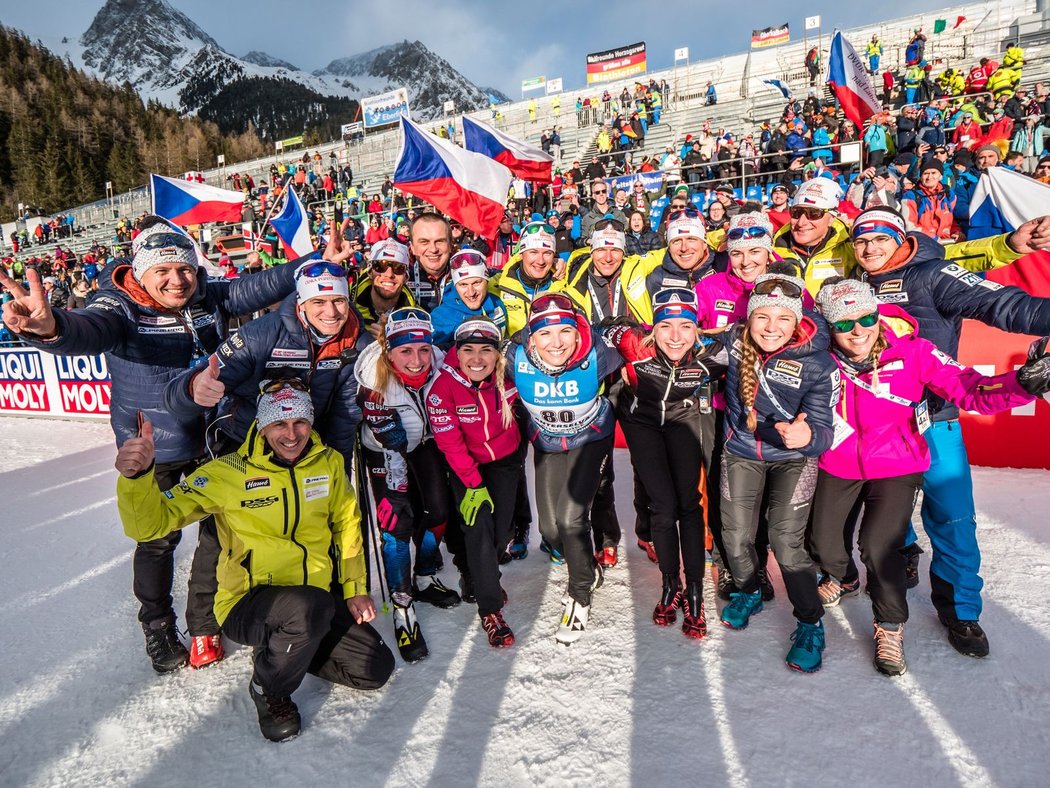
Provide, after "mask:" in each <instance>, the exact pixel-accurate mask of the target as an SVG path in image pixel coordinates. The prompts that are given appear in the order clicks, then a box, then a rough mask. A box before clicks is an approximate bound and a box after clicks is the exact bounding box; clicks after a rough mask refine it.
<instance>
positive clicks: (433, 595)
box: [412, 575, 460, 610]
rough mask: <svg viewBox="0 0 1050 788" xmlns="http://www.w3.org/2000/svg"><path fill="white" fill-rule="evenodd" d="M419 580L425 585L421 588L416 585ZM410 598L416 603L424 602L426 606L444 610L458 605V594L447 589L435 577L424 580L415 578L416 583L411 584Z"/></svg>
mask: <svg viewBox="0 0 1050 788" xmlns="http://www.w3.org/2000/svg"><path fill="white" fill-rule="evenodd" d="M420 580H423V581H425V583H426V585H424V586H423V587H422V588H421V587H420V586H419V585H418V583H419V582H420ZM412 598H413V599H414V600H415V601H417V602H426V603H427V604H428V605H433V606H434V607H440V608H443V609H446V610H447V609H448V608H450V607H455V606H456V605H458V604H459V603H460V598H459V594H457V593H456V592H455V591H453V590H452V589H451V588H447V587H446V586H445V584H444V583H442V582H441V581H440V580H439V579H438V577H437V575H432V576H430V577H424V578H419V577H417V578H416V582H415V583H413V584H412Z"/></svg>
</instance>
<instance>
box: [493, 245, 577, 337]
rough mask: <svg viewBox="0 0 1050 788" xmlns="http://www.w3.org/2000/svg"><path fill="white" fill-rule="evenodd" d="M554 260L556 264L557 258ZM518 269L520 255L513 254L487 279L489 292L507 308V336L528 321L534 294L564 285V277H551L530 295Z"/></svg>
mask: <svg viewBox="0 0 1050 788" xmlns="http://www.w3.org/2000/svg"><path fill="white" fill-rule="evenodd" d="M554 262H555V264H557V262H558V261H557V259H555V261H554ZM520 270H521V255H520V254H514V255H512V256H511V258H510V259H509V260H508V261H507V264H506V265H505V266H503V270H502V271H501V272H500V275H499V276H494V277H492V278H491V279H490V280H489V292H490V293H492V294H493V295H494V296H496V297H497V298H499V299H501V300H502V301H503V306H504V307H505V308H506V310H507V336H510V337H512V336H514V335H515V334H516V333H518V332H519V331H521V329H523V328H525V325H526V323H528V322H529V311H530V310H531V309H532V300H533V299H534V298H535V297H536V296H538V295H540V294H541V293H559V292H561V291H562V290H563V289H564V287H565V280H564V279H554V278H553V277H552V278H551V279H550V281H549V283H548V284H547V286H546V287H544V288H543V289H541V290H539V291H537V292H535V293H532V294H531V295H530V294H529V292H528V290H526V288H525V285H524V283H523V282H522V281H521V277H520V275H519V272H520Z"/></svg>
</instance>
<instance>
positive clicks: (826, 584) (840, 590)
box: [817, 575, 860, 607]
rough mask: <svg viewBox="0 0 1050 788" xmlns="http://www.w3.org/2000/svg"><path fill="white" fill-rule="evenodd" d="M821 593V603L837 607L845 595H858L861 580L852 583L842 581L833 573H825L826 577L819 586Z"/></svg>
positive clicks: (818, 590) (818, 589) (818, 591)
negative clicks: (832, 574)
mask: <svg viewBox="0 0 1050 788" xmlns="http://www.w3.org/2000/svg"><path fill="white" fill-rule="evenodd" d="M817 593H818V594H819V595H820V603H821V604H822V605H824V607H836V606H837V605H838V603H839V602H841V601H842V599H843V598H844V597H847V596H856V595H857V594H859V593H860V580H854V581H853V582H851V583H840V582H839V581H838V580H836V579H835V578H833V577H832V576H831V575H824V579H823V580H821V581H820V585H818V586H817Z"/></svg>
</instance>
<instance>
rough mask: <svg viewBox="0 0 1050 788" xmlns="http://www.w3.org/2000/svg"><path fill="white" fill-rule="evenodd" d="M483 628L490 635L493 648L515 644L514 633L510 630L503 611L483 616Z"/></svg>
mask: <svg viewBox="0 0 1050 788" xmlns="http://www.w3.org/2000/svg"><path fill="white" fill-rule="evenodd" d="M481 628H482V629H484V630H485V634H486V635H487V636H488V639H489V645H490V646H492V647H493V648H506V647H507V646H513V645H514V633H513V632H511V631H510V627H508V626H507V622H506V621H504V620H503V613H502V612H500V613H489V614H488V615H487V616H482V617H481Z"/></svg>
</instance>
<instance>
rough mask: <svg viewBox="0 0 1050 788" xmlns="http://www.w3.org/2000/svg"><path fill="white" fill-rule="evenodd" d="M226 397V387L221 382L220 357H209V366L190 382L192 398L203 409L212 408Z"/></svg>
mask: <svg viewBox="0 0 1050 788" xmlns="http://www.w3.org/2000/svg"><path fill="white" fill-rule="evenodd" d="M225 395H226V386H225V385H223V383H222V381H220V380H219V357H218V356H216V355H214V354H212V355H211V356H209V357H208V366H207V367H205V368H204V369H202V370H201V371H200V372H198V373H196V374H195V375H194V376H193V378H192V379H191V380H190V396H191V397H193V401H194V402H196V403H197V404H198V405H200V406H201V407H202V408H211V407H214V406H215V405H217V404H218V403H219V400H221V399H222V398H223V397H224V396H225Z"/></svg>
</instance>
